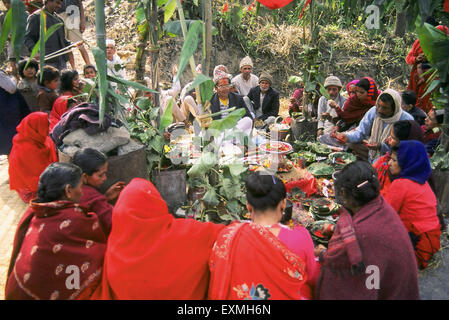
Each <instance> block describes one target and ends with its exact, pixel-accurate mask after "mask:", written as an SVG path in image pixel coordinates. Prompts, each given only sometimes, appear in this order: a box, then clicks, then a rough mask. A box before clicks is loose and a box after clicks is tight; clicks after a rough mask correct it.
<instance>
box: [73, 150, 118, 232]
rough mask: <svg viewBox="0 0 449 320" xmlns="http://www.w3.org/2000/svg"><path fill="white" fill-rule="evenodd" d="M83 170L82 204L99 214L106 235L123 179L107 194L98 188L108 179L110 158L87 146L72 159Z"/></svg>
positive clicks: (109, 230)
mask: <svg viewBox="0 0 449 320" xmlns="http://www.w3.org/2000/svg"><path fill="white" fill-rule="evenodd" d="M71 162H72V163H73V164H74V165H77V166H78V167H80V168H81V170H83V196H82V197H81V200H80V206H82V207H84V208H85V209H87V210H88V211H93V212H95V213H96V214H97V215H98V218H99V219H100V222H101V226H102V228H103V230H104V232H105V234H106V235H109V233H110V232H111V228H112V208H113V206H112V203H113V202H114V201H115V200H116V199H117V197H118V195H119V194H120V191H121V190H122V189H123V187H124V186H125V183H124V182H122V181H119V182H116V183H114V184H113V185H112V186H111V187H110V188H109V189H108V190H107V191H106V193H105V194H102V193H101V192H100V191H98V188H100V186H101V185H102V184H103V183H104V182H105V181H106V179H107V176H106V172H107V171H108V158H107V157H106V156H105V155H104V154H103V153H102V152H100V151H98V150H95V149H91V148H85V149H82V150H79V151H77V152H76V153H75V154H74V155H73V158H72V161H71Z"/></svg>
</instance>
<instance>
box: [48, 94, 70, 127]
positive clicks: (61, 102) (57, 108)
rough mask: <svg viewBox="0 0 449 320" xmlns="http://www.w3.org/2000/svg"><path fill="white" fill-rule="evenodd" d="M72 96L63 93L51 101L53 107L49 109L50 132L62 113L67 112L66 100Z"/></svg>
mask: <svg viewBox="0 0 449 320" xmlns="http://www.w3.org/2000/svg"><path fill="white" fill-rule="evenodd" d="M71 97H72V95H63V96H60V97H58V99H56V101H55V102H54V103H53V108H52V109H51V111H50V132H52V131H53V128H54V127H55V126H56V125H57V124H58V122H59V120H61V117H62V115H63V114H64V113H66V112H67V101H68V100H69V99H70V98H71Z"/></svg>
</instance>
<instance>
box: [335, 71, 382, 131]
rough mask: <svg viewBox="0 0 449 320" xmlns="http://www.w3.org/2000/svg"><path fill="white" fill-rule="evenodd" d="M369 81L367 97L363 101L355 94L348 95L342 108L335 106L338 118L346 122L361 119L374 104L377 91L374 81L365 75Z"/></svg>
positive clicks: (354, 121)
mask: <svg viewBox="0 0 449 320" xmlns="http://www.w3.org/2000/svg"><path fill="white" fill-rule="evenodd" d="M365 79H368V81H369V82H370V88H369V90H368V97H367V99H366V100H365V101H360V99H359V98H358V97H357V95H356V94H354V95H352V96H350V97H349V98H348V100H346V102H345V104H344V106H343V109H341V108H340V107H339V106H337V107H336V108H335V111H336V112H337V114H338V116H339V118H340V119H342V120H343V121H344V122H346V123H347V124H351V123H356V122H359V121H360V120H362V118H363V116H364V115H365V113H366V112H367V111H368V110H369V109H371V107H373V106H375V105H376V100H377V97H378V96H379V91H378V90H377V85H376V82H375V81H374V80H373V79H372V78H369V77H365Z"/></svg>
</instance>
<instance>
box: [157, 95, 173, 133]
mask: <svg viewBox="0 0 449 320" xmlns="http://www.w3.org/2000/svg"><path fill="white" fill-rule="evenodd" d="M173 103H175V102H174V98H171V99H170V102H169V103H168V106H167V109H165V112H164V114H163V115H162V118H161V123H160V125H159V130H160V131H164V130H165V128H167V127H168V126H169V125H170V124H171V123H172V122H173V115H172V106H173Z"/></svg>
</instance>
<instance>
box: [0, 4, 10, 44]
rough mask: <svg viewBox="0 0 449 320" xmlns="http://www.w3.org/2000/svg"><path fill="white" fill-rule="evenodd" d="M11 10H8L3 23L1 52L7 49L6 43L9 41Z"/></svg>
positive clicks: (0, 42)
mask: <svg viewBox="0 0 449 320" xmlns="http://www.w3.org/2000/svg"><path fill="white" fill-rule="evenodd" d="M11 14H12V13H11V9H9V10H8V12H7V13H6V16H5V20H4V21H3V26H2V33H1V35H0V52H2V51H3V49H4V48H5V44H6V41H7V40H8V36H9V33H10V31H11Z"/></svg>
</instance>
